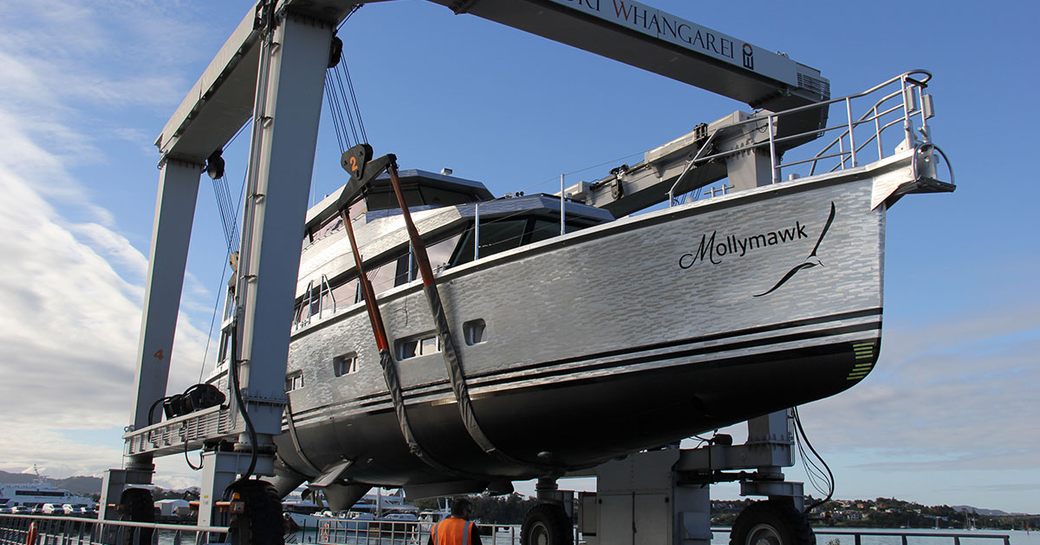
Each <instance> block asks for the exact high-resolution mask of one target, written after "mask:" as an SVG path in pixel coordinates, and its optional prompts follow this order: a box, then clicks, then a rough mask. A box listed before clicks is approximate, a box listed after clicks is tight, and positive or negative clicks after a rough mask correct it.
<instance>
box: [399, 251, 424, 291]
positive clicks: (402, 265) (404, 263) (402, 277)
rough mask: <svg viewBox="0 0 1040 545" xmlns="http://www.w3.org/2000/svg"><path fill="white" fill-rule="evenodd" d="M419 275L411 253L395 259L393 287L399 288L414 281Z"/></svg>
mask: <svg viewBox="0 0 1040 545" xmlns="http://www.w3.org/2000/svg"><path fill="white" fill-rule="evenodd" d="M418 274H419V266H418V264H416V262H415V257H414V255H413V254H412V253H411V252H408V253H407V254H405V255H403V256H401V257H399V258H397V270H396V271H395V272H394V285H395V286H400V285H401V284H407V283H409V282H411V281H412V280H415V277H416V275H418Z"/></svg>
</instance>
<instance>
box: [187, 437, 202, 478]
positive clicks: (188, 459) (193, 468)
mask: <svg viewBox="0 0 1040 545" xmlns="http://www.w3.org/2000/svg"><path fill="white" fill-rule="evenodd" d="M202 462H203V458H202V453H199V465H198V466H196V465H195V464H193V463H191V458H188V442H187V441H185V442H184V463H186V464H188V467H190V468H191V470H192V471H198V470H200V469H202Z"/></svg>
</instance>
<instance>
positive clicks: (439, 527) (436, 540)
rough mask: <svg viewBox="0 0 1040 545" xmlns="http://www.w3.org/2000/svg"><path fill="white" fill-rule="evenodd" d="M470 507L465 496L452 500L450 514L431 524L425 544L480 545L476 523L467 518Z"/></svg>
mask: <svg viewBox="0 0 1040 545" xmlns="http://www.w3.org/2000/svg"><path fill="white" fill-rule="evenodd" d="M471 507H472V504H470V502H469V500H467V499H466V498H459V499H457V500H455V501H454V502H452V504H451V516H449V517H448V518H446V519H444V520H442V521H440V522H438V523H437V524H434V525H433V528H432V529H431V530H430V539H429V541H427V542H426V543H427V545H480V533H479V532H477V525H476V524H475V523H473V522H470V521H469V520H467V519H468V518H469V515H470V508H471Z"/></svg>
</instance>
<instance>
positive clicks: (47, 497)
mask: <svg viewBox="0 0 1040 545" xmlns="http://www.w3.org/2000/svg"><path fill="white" fill-rule="evenodd" d="M33 471H34V472H35V473H36V477H35V478H34V479H33V480H32V482H29V483H17V484H0V512H5V513H12V512H14V511H13V510H14V509H15V508H26V509H28V510H29V511H30V512H34V510H36V511H40V510H42V509H43V506H44V505H46V504H50V505H52V506H57V507H58V508H59V509H58V511H57V512H55V514H62V513H64V512H65V510H64V506H65V505H69V506H70V508H71V509H72V510H74V511H75V510H77V509H79V510H82V509H84V508H85V509H87V510H93V509H94V508H95V507H97V502H95V501H94V499H93V498H91V497H89V496H80V495H77V494H75V493H73V492H71V491H69V490H68V489H65V488H58V487H56V486H54V485H53V484H51V483H50V482H49V481H48V480H47V479H46V478H44V477H43V476H42V475H40V472H39V471H38V470H37V469H36V467H35V466H34V467H33Z"/></svg>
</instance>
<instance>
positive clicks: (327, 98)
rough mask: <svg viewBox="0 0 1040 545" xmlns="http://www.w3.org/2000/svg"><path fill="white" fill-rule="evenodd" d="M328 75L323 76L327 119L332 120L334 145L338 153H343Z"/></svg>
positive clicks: (341, 138)
mask: <svg viewBox="0 0 1040 545" xmlns="http://www.w3.org/2000/svg"><path fill="white" fill-rule="evenodd" d="M329 85H330V82H329V75H328V74H325V103H326V104H327V105H328V108H329V117H331V118H332V127H333V129H334V130H335V131H336V143H337V144H339V152H340V153H343V152H344V151H346V150H347V148H346V147H345V146H344V142H343V133H342V132H341V130H340V126H339V116H338V115H336V111H335V104H334V103H333V101H332V89H330V88H329Z"/></svg>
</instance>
